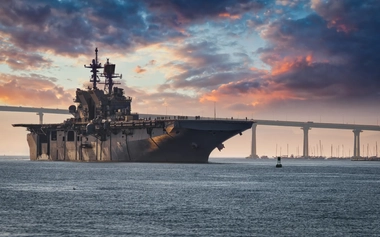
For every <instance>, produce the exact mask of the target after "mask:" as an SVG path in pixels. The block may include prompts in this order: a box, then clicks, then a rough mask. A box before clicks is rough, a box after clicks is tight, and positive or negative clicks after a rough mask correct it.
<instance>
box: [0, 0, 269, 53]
mask: <svg viewBox="0 0 380 237" xmlns="http://www.w3.org/2000/svg"><path fill="white" fill-rule="evenodd" d="M263 6H264V3H262V2H261V1H256V0H255V1H232V0H227V1H221V0H218V1H150V0H147V1H119V0H106V1H86V0H81V1H69V0H62V1H59V0H51V1H48V0H35V1H26V0H9V1H4V2H2V6H1V7H0V33H3V34H6V35H7V36H8V37H9V40H8V42H11V43H12V44H14V45H15V46H16V47H19V48H22V49H24V50H42V51H47V50H52V51H54V52H55V53H58V54H66V55H71V56H76V55H77V54H84V53H87V52H88V51H91V50H92V48H93V47H94V45H96V46H100V45H102V46H104V47H108V49H110V48H114V50H116V48H117V49H118V50H120V48H122V49H126V50H128V49H131V48H134V47H138V46H143V45H147V44H151V43H158V42H163V41H165V40H168V39H174V38H183V37H185V35H184V34H183V29H182V27H183V26H184V25H188V24H190V23H191V22H192V21H198V22H199V21H206V20H207V19H210V18H214V17H218V16H219V15H220V14H223V13H226V12H231V13H233V14H240V13H244V12H247V11H251V10H254V9H261V8H262V7H263Z"/></svg>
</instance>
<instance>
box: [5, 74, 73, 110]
mask: <svg viewBox="0 0 380 237" xmlns="http://www.w3.org/2000/svg"><path fill="white" fill-rule="evenodd" d="M55 81H56V78H48V77H44V76H41V75H38V74H29V75H23V76H14V75H10V74H0V101H2V102H3V103H6V104H8V105H28V106H36V107H57V106H58V107H61V106H63V107H66V106H68V105H70V104H71V103H72V99H73V98H74V97H73V94H72V93H70V92H69V91H67V90H65V89H64V88H63V87H61V86H58V85H56V84H55Z"/></svg>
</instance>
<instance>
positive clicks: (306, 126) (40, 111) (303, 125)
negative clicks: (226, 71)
mask: <svg viewBox="0 0 380 237" xmlns="http://www.w3.org/2000/svg"><path fill="white" fill-rule="evenodd" d="M0 111H10V112H33V113H36V114H37V115H38V116H39V121H40V124H42V123H43V115H44V113H52V114H67V115H71V114H70V113H69V110H68V109H67V110H66V109H51V108H35V107H21V106H0ZM139 115H140V117H141V118H148V117H149V118H152V119H154V118H158V117H164V118H170V117H172V118H173V117H174V116H172V115H157V114H156V115H155V114H139ZM197 117H198V119H207V120H210V119H218V120H224V119H222V118H208V117H202V118H201V117H199V116H197ZM197 117H194V116H186V118H188V119H197ZM231 119H232V118H231ZM240 120H241V119H240ZM253 121H254V122H255V123H254V124H253V125H252V144H251V155H250V157H251V158H258V155H257V149H256V127H257V126H258V125H260V126H261V125H263V126H285V127H299V128H300V129H302V130H303V155H302V156H303V157H309V130H310V129H311V128H329V129H346V130H352V132H353V133H354V149H353V151H354V153H353V157H354V158H358V157H360V133H361V132H363V131H380V126H378V125H360V124H340V123H315V122H311V121H309V122H297V121H279V120H255V119H254V120H253Z"/></svg>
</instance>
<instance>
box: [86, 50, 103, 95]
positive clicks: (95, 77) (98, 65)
mask: <svg viewBox="0 0 380 237" xmlns="http://www.w3.org/2000/svg"><path fill="white" fill-rule="evenodd" d="M84 67H85V68H91V72H92V75H91V79H90V82H92V88H93V89H97V87H96V83H97V82H100V80H99V77H98V75H97V73H98V72H99V71H98V70H97V69H98V68H103V67H102V65H101V63H98V48H95V59H93V60H92V63H91V64H90V65H89V66H87V65H84Z"/></svg>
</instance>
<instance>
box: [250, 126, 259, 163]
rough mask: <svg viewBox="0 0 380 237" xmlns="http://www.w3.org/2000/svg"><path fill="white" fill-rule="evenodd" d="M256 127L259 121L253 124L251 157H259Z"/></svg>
mask: <svg viewBox="0 0 380 237" xmlns="http://www.w3.org/2000/svg"><path fill="white" fill-rule="evenodd" d="M256 127H257V123H254V124H252V142H251V157H250V158H259V156H258V155H257V151H256Z"/></svg>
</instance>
